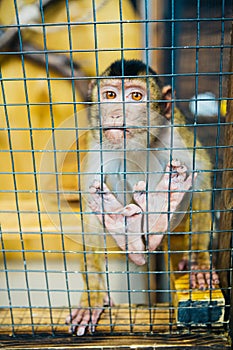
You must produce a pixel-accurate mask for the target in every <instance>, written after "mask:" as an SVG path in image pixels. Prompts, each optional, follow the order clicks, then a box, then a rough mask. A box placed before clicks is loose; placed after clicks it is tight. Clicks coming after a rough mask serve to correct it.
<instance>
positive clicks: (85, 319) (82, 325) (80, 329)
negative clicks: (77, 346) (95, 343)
mask: <svg viewBox="0 0 233 350" xmlns="http://www.w3.org/2000/svg"><path fill="white" fill-rule="evenodd" d="M90 318H91V315H90V310H85V311H84V313H83V315H82V320H81V321H80V322H77V333H76V334H77V335H78V336H82V335H84V333H85V331H86V328H87V327H88V325H89V321H90Z"/></svg>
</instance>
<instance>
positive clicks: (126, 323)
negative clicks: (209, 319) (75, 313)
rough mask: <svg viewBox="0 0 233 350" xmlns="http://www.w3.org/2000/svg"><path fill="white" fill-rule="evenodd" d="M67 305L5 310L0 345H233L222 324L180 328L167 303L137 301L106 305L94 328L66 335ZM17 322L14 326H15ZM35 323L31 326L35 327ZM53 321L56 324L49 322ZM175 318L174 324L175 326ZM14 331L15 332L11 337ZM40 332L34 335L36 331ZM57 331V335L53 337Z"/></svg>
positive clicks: (113, 346)
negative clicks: (151, 304) (78, 334)
mask: <svg viewBox="0 0 233 350" xmlns="http://www.w3.org/2000/svg"><path fill="white" fill-rule="evenodd" d="M67 312H68V310H67V309H66V308H64V309H53V310H52V313H51V310H50V309H48V308H47V309H46V308H43V309H41V308H40V309H31V310H30V309H25V308H20V309H12V310H11V311H10V310H9V309H3V310H1V311H0V325H1V326H0V348H4V349H35V348H37V349H42V348H43V349H45V348H46V349H48V348H56V349H59V348H63V349H64V348H65V349H70V348H75V349H97V350H100V349H101V350H102V349H105V350H107V349H118V348H119V347H123V348H124V350H126V349H131V350H132V349H135V350H136V349H142V348H143V349H150V350H152V349H155V348H156V349H160V348H167V347H168V348H169V349H187V348H192V346H193V347H194V348H195V349H207V347H211V348H213V349H215V348H216V349H219V348H221V349H230V344H229V339H228V337H227V335H226V333H225V332H224V331H223V329H222V328H219V327H218V328H216V329H211V331H210V330H207V328H206V329H201V330H200V329H194V330H192V331H191V332H190V330H188V329H184V328H183V329H181V328H180V329H177V327H176V326H175V323H173V322H174V316H173V315H172V314H171V311H169V310H168V305H165V304H161V305H159V306H158V305H157V306H156V308H153V309H151V310H149V309H148V307H146V306H142V305H134V307H133V308H132V309H131V312H129V308H128V306H127V305H119V306H115V307H112V308H111V312H110V310H108V309H106V310H105V312H104V313H103V314H102V316H101V319H100V321H99V324H98V326H97V327H96V333H95V334H94V335H86V336H84V337H75V336H70V335H69V334H68V332H67V331H68V326H67V325H65V324H64V320H65V317H66V316H67ZM12 323H14V328H12ZM32 323H33V327H32ZM51 323H52V326H51ZM172 323H173V325H172ZM13 333H14V335H15V336H13ZM33 334H34V335H36V337H32V335H33ZM51 335H54V337H51Z"/></svg>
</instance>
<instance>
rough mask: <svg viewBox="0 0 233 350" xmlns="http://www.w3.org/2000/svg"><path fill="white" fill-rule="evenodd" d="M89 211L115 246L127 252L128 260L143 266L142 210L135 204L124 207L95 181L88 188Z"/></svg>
mask: <svg viewBox="0 0 233 350" xmlns="http://www.w3.org/2000/svg"><path fill="white" fill-rule="evenodd" d="M90 193H91V197H92V201H90V202H89V205H90V207H91V209H92V210H93V211H94V212H95V213H96V215H97V217H98V219H99V220H100V222H101V224H103V226H104V227H106V229H107V231H108V232H109V233H110V234H111V235H112V237H113V238H114V240H115V241H116V243H117V245H118V246H119V247H120V248H121V249H122V250H126V251H127V252H129V258H130V259H131V260H132V261H133V262H134V263H135V264H137V265H144V264H145V262H146V260H145V257H144V254H143V252H144V251H145V246H144V243H143V241H142V232H141V231H142V210H141V208H140V207H138V206H137V205H135V204H129V205H126V206H125V207H123V206H122V204H121V203H120V202H118V200H117V199H116V198H115V196H114V195H113V194H112V193H111V192H110V190H109V189H108V187H107V186H106V185H105V184H103V187H102V190H101V184H100V182H99V181H95V182H94V183H93V184H92V186H91V187H90Z"/></svg>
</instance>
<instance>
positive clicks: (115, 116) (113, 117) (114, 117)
mask: <svg viewBox="0 0 233 350" xmlns="http://www.w3.org/2000/svg"><path fill="white" fill-rule="evenodd" d="M111 118H112V119H119V118H122V116H121V115H120V114H113V115H112V116H111Z"/></svg>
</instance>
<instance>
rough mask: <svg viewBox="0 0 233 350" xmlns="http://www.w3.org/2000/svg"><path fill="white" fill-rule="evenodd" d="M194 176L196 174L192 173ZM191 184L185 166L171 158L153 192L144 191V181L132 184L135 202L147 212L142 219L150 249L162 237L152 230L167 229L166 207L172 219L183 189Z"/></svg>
mask: <svg viewBox="0 0 233 350" xmlns="http://www.w3.org/2000/svg"><path fill="white" fill-rule="evenodd" d="M195 177H196V175H194V178H195ZM191 185H192V175H190V176H189V177H187V168H186V167H185V166H184V165H182V164H181V163H180V162H179V161H178V160H172V162H171V167H170V163H169V164H168V165H167V167H166V170H165V174H164V175H163V177H162V179H161V180H160V182H159V184H158V185H157V187H156V190H155V192H148V193H146V183H145V182H144V181H140V182H139V183H138V184H136V185H135V186H134V191H135V193H134V200H135V202H136V203H137V204H138V205H139V206H140V207H141V208H142V210H143V212H144V213H148V214H147V215H146V217H145V219H144V232H149V237H148V245H149V249H150V250H155V249H156V248H157V247H158V246H159V244H160V243H161V241H162V238H163V234H153V233H152V232H158V233H160V232H166V231H167V228H168V215H167V213H168V209H169V212H170V219H172V216H173V215H174V213H175V211H176V210H177V208H178V206H179V205H180V203H181V201H182V199H183V197H184V195H185V191H187V190H188V189H189V188H190V187H191ZM169 192H170V193H169ZM169 205H170V206H169ZM153 213H154V214H153ZM150 232H151V233H152V234H150Z"/></svg>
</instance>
